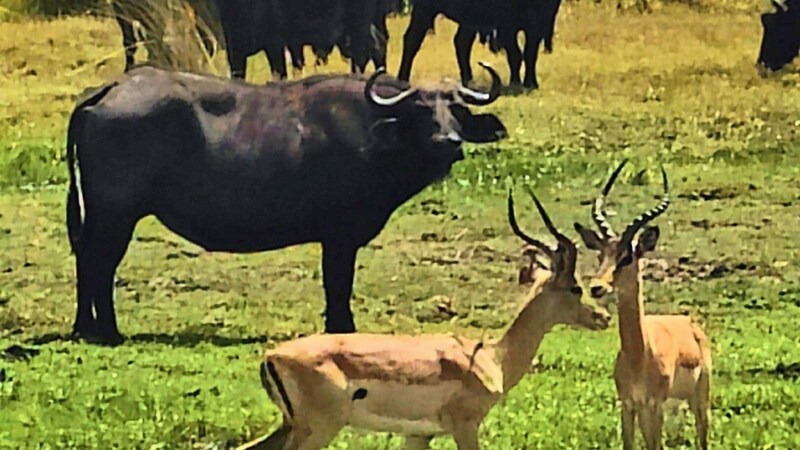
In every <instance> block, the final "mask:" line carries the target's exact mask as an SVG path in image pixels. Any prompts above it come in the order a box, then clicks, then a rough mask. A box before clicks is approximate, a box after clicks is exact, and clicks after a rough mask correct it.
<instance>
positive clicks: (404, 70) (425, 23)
mask: <svg viewBox="0 0 800 450" xmlns="http://www.w3.org/2000/svg"><path fill="white" fill-rule="evenodd" d="M435 17H436V11H429V10H427V9H424V8H421V7H419V6H417V7H415V8H414V9H412V10H411V21H409V23H408V28H406V33H405V34H404V35H403V56H402V57H401V60H400V70H399V71H398V74H397V78H399V79H401V80H404V81H408V80H409V78H411V66H412V65H413V64H414V58H416V56H417V53H419V49H420V47H422V41H424V40H425V34H426V33H427V32H428V30H430V29H431V28H433V19H434V18H435Z"/></svg>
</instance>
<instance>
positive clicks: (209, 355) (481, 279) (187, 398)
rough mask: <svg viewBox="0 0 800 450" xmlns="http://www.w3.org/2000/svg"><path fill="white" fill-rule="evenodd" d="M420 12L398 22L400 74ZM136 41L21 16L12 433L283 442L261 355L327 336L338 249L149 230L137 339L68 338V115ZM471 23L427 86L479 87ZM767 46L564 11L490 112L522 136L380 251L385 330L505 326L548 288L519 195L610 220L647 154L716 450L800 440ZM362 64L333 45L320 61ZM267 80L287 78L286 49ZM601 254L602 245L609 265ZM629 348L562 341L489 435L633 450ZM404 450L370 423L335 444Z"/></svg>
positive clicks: (430, 48)
mask: <svg viewBox="0 0 800 450" xmlns="http://www.w3.org/2000/svg"><path fill="white" fill-rule="evenodd" d="M406 20H407V19H394V20H393V21H392V24H391V31H392V39H391V42H390V61H389V68H390V71H392V72H395V71H396V69H397V66H398V62H399V58H400V51H401V36H402V33H403V30H404V26H405V21H406ZM118 33H119V32H118V30H117V28H116V27H115V25H114V23H113V22H111V21H100V20H93V19H89V18H64V19H59V20H54V21H30V20H23V21H20V22H17V23H0V185H1V186H2V189H0V350H3V349H5V350H4V351H3V353H2V354H0V356H2V357H1V358H0V448H9V449H19V448H38V449H56V448H58V449H67V448H69V449H73V448H74V449H85V448H98V449H101V448H102V449H110V448H138V449H152V450H155V449H168V448H169V449H172V448H175V449H180V448H208V449H211V448H225V446H226V445H228V444H233V443H236V442H241V441H243V440H245V439H246V438H249V437H252V436H256V435H260V434H263V433H266V432H269V431H271V430H272V429H274V428H275V427H276V426H277V422H278V420H279V418H278V415H277V409H276V408H275V407H274V406H272V405H271V404H270V403H268V402H267V400H266V396H265V394H264V392H263V391H262V390H261V388H260V383H259V376H258V372H257V363H258V361H259V358H260V355H261V354H262V352H263V350H264V349H265V348H266V347H269V346H272V345H274V344H275V343H277V342H280V341H282V340H285V339H288V338H291V337H293V336H297V335H301V334H308V333H313V332H315V331H318V330H320V329H321V326H322V317H321V311H322V309H323V295H322V290H321V280H320V269H319V247H318V246H316V245H305V246H298V247H293V248H288V249H285V250H281V251H275V252H270V253H263V254H258V255H249V256H241V255H230V254H216V253H214V254H212V253H207V252H204V251H203V250H202V249H200V248H198V247H195V246H193V245H191V244H189V243H187V242H186V241H183V240H181V239H180V238H179V237H177V236H175V235H172V234H170V233H169V232H167V231H166V229H165V228H164V227H163V226H161V225H160V224H158V222H156V221H155V220H152V219H148V220H145V221H143V222H142V223H140V225H139V227H138V228H137V231H136V239H135V241H134V242H133V243H132V245H131V247H130V249H129V251H128V254H127V257H126V259H125V260H124V261H123V263H122V266H121V268H120V270H119V272H118V280H117V283H116V284H117V291H116V292H117V294H116V298H117V302H116V305H117V311H118V314H119V320H120V327H121V330H122V332H123V333H124V334H126V335H127V336H128V338H129V340H128V341H127V342H126V344H124V345H122V346H120V347H117V348H103V347H98V346H92V345H87V344H79V343H73V342H70V341H68V340H66V339H65V338H64V337H63V336H64V335H66V334H67V333H68V332H69V330H70V326H71V323H72V320H73V318H74V310H75V293H74V276H73V275H74V268H73V262H74V260H73V258H72V256H71V255H70V254H69V249H68V244H67V239H66V229H65V225H64V220H63V219H64V200H65V196H66V195H65V193H66V190H65V183H64V180H65V179H66V174H67V172H66V165H65V163H64V162H63V154H64V150H63V148H64V130H65V126H66V120H67V118H68V116H69V112H70V110H71V108H72V106H73V103H74V100H75V98H76V96H77V95H78V94H79V93H80V92H81V91H82V90H83V89H84V88H86V87H89V86H94V85H97V84H99V83H101V82H102V81H104V80H106V79H107V78H108V77H111V76H113V75H115V74H117V73H119V72H120V71H121V70H122V66H123V57H122V54H121V46H120V42H119V41H120V37H119V34H118ZM453 34H454V27H453V26H452V24H450V23H448V22H445V21H442V22H440V23H439V25H438V26H437V32H436V34H435V35H433V36H429V37H428V39H427V41H426V43H425V44H424V46H423V50H422V52H421V53H420V56H419V57H418V59H417V62H416V65H415V71H414V74H413V77H414V78H413V80H412V81H414V82H420V83H423V82H424V83H427V82H440V81H442V80H443V78H445V77H449V78H451V79H453V80H456V79H457V78H458V73H457V69H456V67H457V66H456V63H455V56H454V52H453V49H452V43H451V42H452V36H453ZM759 39H760V26H759V22H758V17H757V15H754V14H749V15H745V14H733V13H717V14H713V15H712V14H702V13H698V12H694V11H692V10H689V9H686V8H681V7H666V8H664V9H661V10H660V11H657V12H656V13H654V14H650V15H645V16H639V15H633V14H626V15H616V14H615V13H614V12H612V11H611V9H607V8H599V7H591V6H577V7H576V6H572V5H565V6H563V7H562V11H561V13H560V15H559V20H558V24H557V34H556V39H555V51H554V53H553V54H552V55H543V56H542V57H541V59H540V65H539V67H540V70H539V74H540V83H541V86H542V89H541V90H540V91H537V92H532V93H518V94H514V95H508V96H505V97H503V98H501V99H500V100H499V101H498V102H496V103H495V104H494V105H493V106H491V107H490V108H489V109H492V110H494V111H495V112H497V113H498V114H499V115H500V117H501V118H502V119H503V120H504V122H505V123H506V125H507V127H508V129H509V131H510V138H509V139H507V140H505V141H502V142H500V143H498V144H496V145H489V146H475V147H469V148H468V156H467V159H466V160H465V161H462V162H460V163H458V165H457V166H456V167H455V169H454V171H453V174H452V176H451V177H450V178H449V179H447V180H446V181H445V182H443V183H440V184H438V185H436V186H433V187H431V188H429V189H427V190H426V191H424V192H423V193H422V194H420V195H419V196H417V197H416V198H414V199H413V200H412V201H410V202H409V203H407V204H406V205H404V206H403V207H402V208H401V209H400V210H399V211H398V212H397V213H396V215H395V216H394V217H393V218H392V220H390V222H389V224H388V225H387V227H386V228H385V230H384V231H383V233H382V234H381V235H380V236H379V237H378V238H377V239H375V240H374V241H373V242H372V244H371V245H370V246H369V247H368V248H365V249H364V250H362V252H361V253H360V256H359V271H358V274H357V280H356V285H355V298H354V300H353V302H352V305H353V308H354V311H355V314H356V321H357V325H358V327H359V329H360V330H361V331H379V332H421V331H426V332H433V331H457V332H461V333H464V334H467V335H470V336H476V337H477V336H481V335H482V334H484V333H485V334H486V335H487V336H497V335H498V334H499V333H500V332H501V330H502V327H504V326H505V325H506V324H507V323H508V322H509V321H510V319H511V318H512V317H513V315H514V314H515V313H516V311H517V310H518V308H519V306H520V300H521V298H522V297H521V296H522V294H523V293H524V291H525V288H524V287H522V286H518V285H517V284H516V282H515V280H516V271H517V268H518V265H517V264H518V262H517V261H518V256H519V248H520V245H519V244H520V243H519V242H518V241H517V240H515V238H513V237H512V235H511V232H510V230H509V229H508V226H507V224H506V222H505V218H504V217H505V193H506V189H507V188H508V187H509V186H510V185H512V184H514V185H516V186H517V187H518V188H520V187H522V186H523V185H526V184H527V185H530V186H532V187H534V188H535V189H536V191H537V193H538V195H539V196H540V198H541V199H542V201H543V202H544V203H545V205H546V206H547V207H548V210H549V211H550V212H551V214H552V215H553V216H554V219H555V221H556V223H557V225H558V226H560V227H562V228H563V229H564V230H565V231H566V232H567V233H568V234H569V235H571V236H574V235H575V233H574V232H572V228H571V224H572V222H573V221H576V220H578V221H582V222H584V223H586V222H589V210H588V206H586V200H589V199H590V198H592V197H593V196H594V195H596V193H597V191H598V185H599V183H600V182H601V180H602V179H603V178H604V177H605V176H606V175H607V174H608V172H609V170H610V169H611V168H612V167H613V166H615V165H616V164H617V163H618V162H619V161H620V160H621V159H622V158H623V157H630V158H631V159H632V164H631V166H633V167H629V168H628V169H627V170H626V172H624V173H623V175H622V177H621V180H620V182H618V186H617V187H616V188H615V191H614V193H613V195H612V197H613V199H612V202H611V209H612V210H613V211H615V212H616V213H617V214H616V216H613V217H612V221H614V223H616V224H618V226H621V225H622V222H623V221H625V220H630V219H632V218H633V217H634V215H636V214H638V213H639V212H641V211H642V210H643V209H644V208H646V207H650V206H653V205H654V204H655V202H656V200H655V198H656V196H657V195H658V193H659V189H660V188H659V185H658V182H657V181H658V178H657V174H658V172H657V170H658V165H659V164H664V165H665V167H666V168H667V170H668V172H669V175H670V178H671V181H672V185H673V193H674V195H673V196H674V198H675V201H674V202H673V205H672V206H671V207H670V209H669V211H668V212H667V213H666V214H665V215H664V216H662V218H660V219H658V221H657V223H658V225H660V227H661V230H662V238H661V241H660V242H659V248H658V250H657V252H656V254H655V255H654V258H655V260H654V263H653V269H652V270H650V271H648V273H647V277H646V279H647V284H646V288H645V289H646V297H647V299H648V301H647V306H646V307H647V309H648V311H651V312H674V313H689V314H692V315H693V316H694V317H696V318H698V319H699V320H700V321H701V322H702V323H703V325H704V327H705V329H706V330H707V332H708V333H709V335H710V336H711V339H712V342H713V351H714V357H715V362H714V364H715V367H714V370H715V373H714V375H715V378H714V384H713V393H712V395H713V412H712V436H711V439H712V443H713V447H714V448H717V449H795V448H800V433H798V432H797V430H798V428H800V420H799V419H798V411H800V384H799V383H798V378H800V328H798V327H797V322H796V320H797V317H798V315H800V281H799V280H800V269H798V267H800V252H799V251H798V246H797V244H796V239H795V235H796V229H797V226H798V222H797V221H798V216H800V169H798V167H800V165H799V164H798V163H800V135H799V134H798V130H800V115H798V111H800V88H799V87H800V86H799V85H800V73H798V70H797V68H796V67H795V68H790V69H788V70H786V71H785V72H784V73H782V74H778V75H776V76H771V77H769V78H766V79H762V78H760V77H759V76H758V74H757V72H756V70H755V67H754V61H755V57H756V53H757V51H758V45H759ZM476 49H477V51H476V54H475V58H474V61H479V60H485V61H489V62H491V63H492V64H493V65H494V66H495V67H497V68H498V69H500V70H501V73H502V75H503V77H504V80H507V71H506V66H505V63H504V62H503V59H502V56H498V55H491V54H489V53H488V52H487V51H486V50H485V49H483V48H476ZM312 60H313V59H312ZM346 67H347V66H346V64H345V63H344V62H342V61H340V60H338V59H337V58H332V60H331V64H330V65H329V66H327V67H324V68H320V69H318V70H324V71H343V70H345V68H346ZM314 71H315V69H314V68H310V69H309V70H307V73H313V72H314ZM251 73H252V74H253V77H252V79H253V81H256V82H259V83H261V82H264V81H266V80H267V77H268V75H267V73H268V70H266V67H265V63H264V58H263V57H257V58H252V59H251ZM476 74H479V76H480V77H482V78H481V79H480V80H479V81H481V82H487V81H488V80H487V79H486V78H483V77H484V74H482V73H480V70H479V69H476ZM640 170H641V171H644V172H643V173H642V174H637V172H638V171H640ZM517 190H518V191H520V189H517ZM518 203H519V205H520V211H521V215H523V216H524V218H525V219H524V225H526V227H527V229H529V230H530V231H532V232H536V231H543V229H542V227H541V226H540V222H539V220H538V218H537V217H536V215H535V213H534V211H533V210H532V209H531V207H530V206H526V207H523V206H522V205H530V203H528V201H527V199H525V198H523V197H521V196H520V197H518ZM594 262H595V256H594V255H593V254H589V253H585V252H584V253H582V255H581V261H580V264H581V270H582V271H583V273H585V274H589V273H590V269H591V268H592V266H593V264H594ZM442 303H445V304H449V305H450V306H449V307H447V308H441V307H440V304H442ZM612 312H614V313H615V311H612ZM615 326H616V322H614V327H615ZM618 347H619V339H618V337H617V330H616V328H612V329H609V330H607V331H603V332H588V331H585V332H581V331H575V330H569V329H564V328H557V329H556V330H554V331H553V333H551V334H550V335H548V336H547V337H546V338H545V342H544V345H543V346H542V348H541V350H540V354H539V356H538V357H537V360H536V362H535V364H534V366H533V367H532V370H531V375H530V376H529V377H527V378H526V379H524V380H523V381H522V383H521V384H520V385H519V386H518V387H517V388H516V389H515V390H514V391H512V392H511V393H510V394H509V396H508V397H507V399H505V400H504V401H503V402H501V403H500V404H499V405H498V406H497V407H496V408H495V409H494V410H493V411H492V413H491V414H490V416H489V417H488V418H487V420H486V421H485V422H484V425H483V427H482V429H481V442H482V445H483V446H484V448H489V449H606V448H619V447H621V442H620V438H619V432H618V429H619V417H618V415H619V412H618V411H619V408H618V406H617V405H616V403H615V392H614V385H613V381H612V377H611V373H612V366H613V361H614V357H615V354H616V350H617V349H618ZM676 411H677V412H676V413H675V414H672V415H671V417H670V418H669V419H668V421H667V426H666V430H667V431H666V439H665V444H666V447H668V448H675V449H680V448H691V442H692V440H693V436H694V432H693V430H694V427H693V424H692V418H691V417H690V416H689V415H688V414H686V413H685V411H684V410H683V409H676ZM401 442H402V441H401V439H399V438H398V437H394V436H390V435H385V434H373V433H363V432H360V431H354V430H347V431H345V432H343V433H342V434H341V435H340V436H339V438H338V439H337V440H336V441H335V442H334V443H333V444H332V445H331V447H330V448H336V449H345V448H349V449H385V448H394V449H397V448H400V446H401ZM433 448H436V449H454V448H455V445H454V443H453V442H452V440H451V439H449V438H441V439H436V440H434V443H433Z"/></svg>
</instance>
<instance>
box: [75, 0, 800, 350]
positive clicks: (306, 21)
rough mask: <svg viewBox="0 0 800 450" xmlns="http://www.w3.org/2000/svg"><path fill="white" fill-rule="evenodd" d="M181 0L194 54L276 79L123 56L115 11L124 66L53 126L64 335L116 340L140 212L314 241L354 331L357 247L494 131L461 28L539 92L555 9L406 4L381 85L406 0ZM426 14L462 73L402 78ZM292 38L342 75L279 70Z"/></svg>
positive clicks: (766, 51) (788, 47)
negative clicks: (62, 144) (65, 248)
mask: <svg viewBox="0 0 800 450" xmlns="http://www.w3.org/2000/svg"><path fill="white" fill-rule="evenodd" d="M117 1H118V2H121V1H123V0H117ZM181 1H183V2H185V3H183V4H184V5H186V7H187V11H189V12H188V13H190V14H193V15H194V16H195V20H196V21H197V22H198V23H204V24H205V26H203V27H200V26H198V29H197V31H198V34H199V36H200V38H201V39H202V42H203V44H204V46H205V47H206V50H207V51H208V52H209V53H211V52H214V51H216V50H217V45H216V43H217V42H218V39H215V38H218V37H219V35H222V36H224V38H223V39H222V40H221V44H222V45H224V47H225V50H226V53H227V58H228V62H229V64H230V69H231V76H232V77H233V78H245V75H246V70H245V68H246V61H247V58H248V57H249V56H251V55H254V54H257V53H259V52H261V51H264V52H265V53H266V56H267V58H268V60H269V63H270V67H271V70H272V72H273V76H274V78H275V81H274V82H272V83H268V84H267V85H266V86H256V85H253V84H249V83H245V82H243V81H241V80H230V79H225V78H221V77H213V76H207V75H200V74H194V73H190V72H179V71H174V70H169V69H167V68H159V67H152V66H148V65H144V66H136V65H135V64H134V63H133V56H134V48H135V47H134V46H135V43H136V41H137V40H147V39H148V37H147V36H146V32H147V31H148V30H144V31H142V30H138V31H137V29H135V27H134V22H135V21H136V20H137V19H136V17H135V14H129V13H123V10H122V9H120V8H119V7H115V12H116V13H117V20H118V23H119V25H120V28H121V30H122V35H123V41H124V44H125V46H126V64H125V73H123V74H121V75H120V76H119V77H118V78H116V79H114V80H112V81H109V82H108V83H106V84H105V85H103V86H101V87H99V88H97V89H94V90H90V91H89V93H88V94H85V95H84V96H83V98H82V99H81V100H79V102H78V104H77V106H76V107H75V109H74V110H73V112H72V115H71V117H70V121H69V127H68V133H67V161H68V165H69V175H70V177H69V179H70V183H69V191H68V198H67V217H66V219H67V228H68V234H69V240H70V244H71V248H72V251H73V253H74V255H75V258H76V269H77V314H76V318H75V322H74V325H73V335H74V336H75V337H82V338H86V339H89V340H91V341H96V342H103V343H119V342H121V341H122V340H123V337H122V335H121V334H120V332H119V330H118V328H117V322H116V317H115V312H114V305H113V294H114V292H113V291H114V276H115V273H116V269H117V266H118V265H119V263H120V262H121V260H122V258H123V256H124V254H125V252H126V250H127V247H128V244H129V242H130V240H131V236H132V233H133V230H134V227H135V226H136V224H137V222H138V221H139V220H140V219H142V218H143V217H145V216H150V215H153V216H155V217H157V218H158V219H159V220H160V221H161V222H162V223H163V224H164V225H165V226H166V227H167V228H169V229H170V230H172V231H173V232H174V233H176V234H178V235H180V236H183V237H184V238H186V239H187V240H189V241H191V242H193V243H195V244H197V245H200V246H202V247H203V248H205V249H207V250H209V251H222V252H232V253H251V252H260V251H269V250H276V249H280V248H285V247H287V246H292V245H297V244H303V243H311V242H316V243H319V244H321V246H322V258H321V259H322V261H321V263H322V274H323V287H324V291H325V299H326V310H325V311H326V314H325V331H326V332H330V333H350V332H354V331H355V329H356V327H355V322H354V319H353V316H352V313H351V310H350V305H349V301H350V297H351V294H352V287H353V280H354V272H355V266H356V255H357V252H358V250H359V249H360V248H362V247H364V246H365V245H366V244H367V243H369V242H370V241H371V240H372V239H373V238H375V237H376V236H377V235H378V234H379V233H380V232H381V230H382V229H383V227H384V225H385V224H386V223H387V221H388V220H389V218H390V217H391V215H392V214H393V212H394V211H395V210H396V209H397V208H398V207H400V206H401V205H402V204H403V203H405V202H406V201H408V200H409V199H411V198H412V197H413V196H414V195H416V194H417V193H418V192H420V191H421V190H423V189H424V188H426V187H427V186H429V185H431V184H432V183H434V182H436V181H437V180H439V179H441V178H443V177H445V176H447V174H448V173H449V171H450V169H451V166H452V165H453V164H454V163H456V162H457V161H459V160H461V159H463V158H464V154H463V152H462V144H463V143H464V142H471V143H489V142H494V141H498V140H500V139H503V138H505V137H506V134H507V132H506V129H505V127H504V125H503V123H502V122H501V120H500V119H499V118H498V117H497V116H495V115H493V114H490V113H474V112H472V111H471V110H470V107H480V106H485V105H489V104H491V103H492V102H494V101H495V100H496V99H497V98H498V97H499V95H500V92H501V85H502V82H501V80H500V76H499V75H498V73H497V72H496V71H495V70H494V69H493V68H492V67H490V66H488V65H486V64H483V63H481V66H482V67H483V68H484V69H485V70H486V71H487V72H488V74H489V75H490V77H491V80H492V84H491V88H489V89H488V91H485V92H484V91H481V90H475V89H474V88H471V87H470V82H471V81H472V70H471V63H470V52H471V48H472V45H473V44H474V42H475V40H476V38H478V37H479V38H480V40H481V41H482V42H484V43H488V44H489V45H490V47H491V49H492V50H494V51H505V52H506V55H507V59H508V65H509V68H510V72H511V78H510V83H511V84H521V85H523V86H524V87H527V88H531V89H535V88H538V81H537V77H536V60H537V55H538V52H539V47H540V45H542V44H543V45H544V48H545V51H547V52H550V51H551V50H552V46H553V44H552V42H553V33H554V30H555V21H556V16H557V13H558V10H559V6H560V3H561V0H536V1H527V0H415V1H413V2H411V8H410V19H409V22H408V27H407V29H406V32H405V36H404V37H403V44H404V46H403V50H402V57H401V62H400V67H399V71H398V75H397V77H396V78H395V77H391V76H388V75H386V47H387V41H388V30H387V26H386V19H387V16H388V15H389V14H392V13H398V12H402V13H405V12H406V11H407V10H408V6H409V5H408V2H406V1H399V0H227V1H223V0H181ZM773 3H774V7H775V11H774V12H771V13H767V14H763V15H762V16H761V21H762V24H763V39H762V43H761V48H760V52H759V55H758V64H759V65H760V66H761V67H762V69H763V70H765V71H766V70H773V71H775V70H778V69H780V68H781V67H783V66H785V65H786V64H789V63H790V62H791V61H792V60H793V59H794V58H795V57H796V56H797V55H798V47H800V0H784V1H783V2H779V1H778V0H773ZM142 4H144V3H140V5H142ZM140 11H141V8H140ZM140 14H141V12H140ZM439 15H444V16H445V17H447V18H449V19H451V20H453V21H455V22H457V23H458V30H457V32H456V35H455V39H454V44H455V50H456V55H457V60H458V65H459V69H460V72H461V83H460V84H459V85H457V86H455V87H451V88H444V87H440V88H438V89H432V90H424V89H421V88H417V87H413V86H412V85H410V84H409V78H410V75H411V68H412V63H413V60H414V57H415V56H416V55H417V53H418V52H419V51H420V49H421V46H422V43H423V40H424V38H425V35H426V34H427V33H428V31H429V30H431V29H432V27H433V24H434V20H435V18H436V17H437V16H439ZM149 31H150V32H151V33H152V30H149ZM520 31H522V32H524V34H525V45H524V49H523V50H520V48H519V44H518V42H517V35H518V34H519V32H520ZM153 37H155V38H156V39H157V38H158V33H153V34H151V36H150V38H149V39H152V38H153ZM305 46H311V48H312V50H313V53H314V54H315V55H316V57H317V58H318V59H319V60H321V61H324V60H325V59H326V58H327V57H328V55H330V53H331V52H332V51H333V49H334V47H336V48H338V49H339V50H340V52H341V54H342V55H343V56H345V57H347V58H348V59H350V61H351V72H352V73H351V74H338V75H316V76H311V77H306V78H303V79H298V80H294V81H287V80H285V78H287V73H286V61H285V59H286V57H287V54H288V56H289V57H290V58H291V62H292V65H293V66H294V67H295V68H296V69H302V67H303V65H304V61H303V48H304V47H305ZM523 60H524V62H525V66H526V71H525V75H524V77H522V78H521V77H520V67H521V65H522V61H523ZM369 61H372V62H373V64H374V66H375V70H374V73H373V74H372V75H371V76H370V77H368V78H367V77H365V76H364V75H362V74H363V73H364V72H365V71H366V67H367V64H368V63H369Z"/></svg>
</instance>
